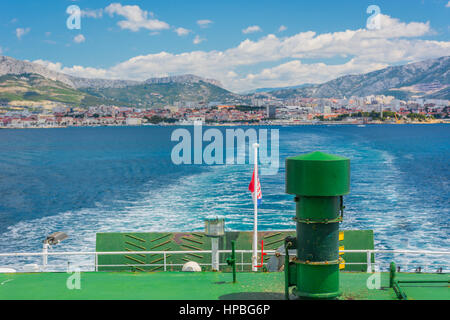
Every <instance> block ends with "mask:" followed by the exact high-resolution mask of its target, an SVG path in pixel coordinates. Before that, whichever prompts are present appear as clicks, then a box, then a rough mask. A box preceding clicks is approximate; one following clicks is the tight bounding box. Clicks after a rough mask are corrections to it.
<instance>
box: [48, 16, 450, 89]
mask: <svg viewBox="0 0 450 320" xmlns="http://www.w3.org/2000/svg"><path fill="white" fill-rule="evenodd" d="M381 22H382V24H381V26H382V27H381V29H380V30H367V29H357V30H345V31H339V32H333V33H322V34H317V33H316V32H313V31H306V32H301V33H298V34H296V35H293V36H290V37H277V36H275V35H273V34H269V35H267V36H264V37H262V38H260V39H259V40H256V41H251V40H248V39H247V40H245V41H242V42H241V43H240V44H239V45H238V46H236V47H232V48H229V49H227V50H224V51H218V50H213V51H200V50H196V51H192V52H183V53H179V54H173V53H168V52H160V53H153V54H148V55H141V56H137V57H134V58H131V59H129V60H127V61H124V62H122V63H119V64H117V65H115V66H113V67H111V68H108V69H96V68H85V67H82V66H73V67H62V66H61V65H58V64H52V66H53V68H57V69H58V70H57V71H61V72H65V73H68V74H72V75H76V76H84V77H99V78H110V79H120V78H122V79H134V80H144V79H147V78H149V77H152V76H159V75H162V74H184V73H193V74H197V75H199V76H203V77H208V78H216V79H217V80H220V81H221V82H222V83H223V84H224V85H225V87H226V88H228V89H230V90H233V91H245V90H250V89H254V88H258V87H277V86H290V85H297V84H301V83H318V82H325V81H328V80H331V79H334V78H336V77H338V76H342V75H346V74H359V73H365V72H370V71H374V70H378V69H381V68H384V67H386V66H389V65H392V64H398V63H405V62H414V61H419V60H424V59H428V58H436V57H439V56H445V55H448V52H450V41H434V40H422V39H419V38H418V37H421V36H423V35H429V34H431V33H432V32H433V31H432V29H431V27H430V25H429V23H428V22H426V23H419V22H411V23H403V22H401V21H399V20H398V19H394V18H391V17H389V16H382V19H381ZM196 40H197V41H195V40H194V43H195V42H197V43H200V42H201V40H202V39H201V38H200V36H197V37H196ZM336 57H340V58H342V57H344V58H347V60H346V61H345V62H344V63H339V64H336V63H333V64H326V63H323V62H320V63H313V64H308V63H307V59H315V60H320V59H328V58H336ZM281 60H283V63H281V62H279V61H281ZM325 61H326V60H325ZM41 63H42V62H41ZM260 63H266V64H267V63H270V64H271V65H273V67H270V68H263V69H262V68H260V67H258V64H260ZM277 63H278V65H277ZM249 69H250V70H252V71H250V72H249V71H244V70H249Z"/></svg>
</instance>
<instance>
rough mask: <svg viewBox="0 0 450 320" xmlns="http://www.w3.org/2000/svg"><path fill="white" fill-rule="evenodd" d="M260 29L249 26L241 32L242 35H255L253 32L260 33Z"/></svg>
mask: <svg viewBox="0 0 450 320" xmlns="http://www.w3.org/2000/svg"><path fill="white" fill-rule="evenodd" d="M261 31H262V29H261V27H259V26H250V27H248V28H246V29H244V30H242V33H244V34H248V33H255V32H261Z"/></svg>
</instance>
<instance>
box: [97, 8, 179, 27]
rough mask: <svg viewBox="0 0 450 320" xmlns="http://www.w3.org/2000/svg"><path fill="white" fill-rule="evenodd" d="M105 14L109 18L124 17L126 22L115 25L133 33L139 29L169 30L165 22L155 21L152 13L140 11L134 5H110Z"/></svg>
mask: <svg viewBox="0 0 450 320" xmlns="http://www.w3.org/2000/svg"><path fill="white" fill-rule="evenodd" d="M105 12H106V13H108V14H109V15H110V16H111V17H112V16H114V15H115V14H116V15H119V16H122V17H124V18H125V19H126V20H122V21H119V22H118V23H117V25H118V26H119V27H120V28H122V29H127V30H131V31H133V32H136V31H139V30H140V29H147V30H151V31H159V30H166V29H169V28H170V26H169V24H167V23H166V22H164V21H160V20H158V19H155V18H154V15H153V13H151V12H148V11H145V10H142V9H141V8H140V7H139V6H136V5H134V6H122V5H121V4H120V3H112V4H110V5H109V6H107V7H106V8H105Z"/></svg>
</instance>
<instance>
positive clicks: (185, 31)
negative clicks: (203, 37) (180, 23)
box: [175, 27, 191, 37]
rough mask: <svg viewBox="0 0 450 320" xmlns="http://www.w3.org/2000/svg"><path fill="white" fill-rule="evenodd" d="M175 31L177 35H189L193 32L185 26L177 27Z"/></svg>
mask: <svg viewBox="0 0 450 320" xmlns="http://www.w3.org/2000/svg"><path fill="white" fill-rule="evenodd" d="M175 32H176V34H177V35H179V36H180V37H182V36H187V35H188V34H189V33H191V30H188V29H185V28H181V27H180V28H176V29H175Z"/></svg>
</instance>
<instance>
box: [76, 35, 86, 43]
mask: <svg viewBox="0 0 450 320" xmlns="http://www.w3.org/2000/svg"><path fill="white" fill-rule="evenodd" d="M85 41H86V38H85V37H84V36H83V35H82V34H79V35H77V36H75V37H74V38H73V42H75V43H82V42H85Z"/></svg>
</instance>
